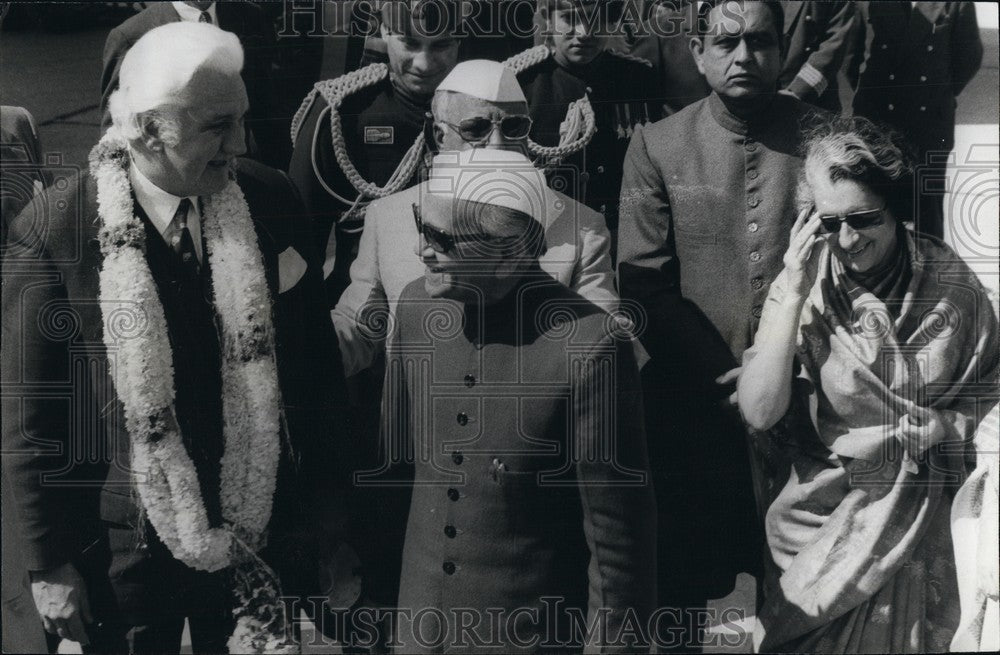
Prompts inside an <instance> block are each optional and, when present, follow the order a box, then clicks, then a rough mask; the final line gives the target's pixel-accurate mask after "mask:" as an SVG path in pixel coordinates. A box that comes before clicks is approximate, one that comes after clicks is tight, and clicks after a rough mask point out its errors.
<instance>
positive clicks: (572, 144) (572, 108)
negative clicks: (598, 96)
mask: <svg viewBox="0 0 1000 655" xmlns="http://www.w3.org/2000/svg"><path fill="white" fill-rule="evenodd" d="M550 55H551V51H550V50H549V48H548V46H545V45H538V46H535V47H534V48H529V49H527V50H525V51H524V52H520V53H518V54H516V55H514V56H513V57H510V58H509V59H507V60H505V61H504V62H503V63H504V65H505V66H507V67H508V68H510V69H512V70H513V71H514V74H515V75H517V74H519V73H523V72H524V71H526V70H528V69H529V68H531V67H532V66H537V65H538V64H540V63H542V62H543V61H545V60H546V59H548V58H549V56H550ZM596 133H597V124H596V121H595V119H594V108H593V107H591V105H590V99H589V98H588V97H587V96H586V95H584V96H583V97H582V98H580V99H579V100H574V101H573V102H571V103H570V104H569V107H567V108H566V118H565V119H564V120H563V122H562V123H561V124H560V126H559V145H557V146H543V145H540V144H538V143H535V142H534V141H533V140H532V139H531V138H530V137H529V138H528V150H529V151H530V152H531V154H532V155H534V156H535V157H538V158H543V159H544V160H545V162H546V164H545V165H546V166H553V165H556V164H558V163H559V162H560V161H562V159H564V158H565V157H568V156H570V155H574V154H576V153H578V152H580V151H581V150H583V149H584V148H586V147H587V144H588V143H590V140H591V139H592V138H593V137H594V134H596Z"/></svg>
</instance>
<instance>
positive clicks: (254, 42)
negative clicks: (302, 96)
mask: <svg viewBox="0 0 1000 655" xmlns="http://www.w3.org/2000/svg"><path fill="white" fill-rule="evenodd" d="M215 11H216V15H217V16H218V20H219V23H218V25H219V27H220V28H222V29H224V30H225V31H227V32H232V33H233V34H235V35H236V36H238V37H239V39H240V43H241V44H242V45H243V82H244V83H245V84H246V87H247V96H248V97H249V99H250V112H249V115H248V116H247V127H248V128H249V130H250V132H251V133H252V134H253V137H254V141H255V142H256V149H257V154H255V156H254V158H255V159H258V160H260V161H262V162H264V163H266V164H268V165H271V166H276V167H279V168H282V169H284V168H285V164H286V162H287V161H288V156H289V155H290V153H291V144H290V143H289V137H288V131H287V127H286V128H285V129H281V127H280V126H279V123H280V121H277V120H276V116H274V112H273V111H272V106H273V104H274V100H273V97H274V93H273V91H274V88H273V80H272V74H271V64H272V61H273V58H274V53H275V36H274V29H273V27H272V26H271V25H270V24H269V22H268V19H267V17H266V16H265V14H264V12H263V11H262V10H261V8H260V7H258V6H255V5H254V4H252V3H249V2H216V3H215ZM180 19H181V17H180V15H179V14H178V13H177V10H176V9H174V7H173V4H171V3H169V2H154V3H150V5H149V6H148V7H146V9H144V10H142V11H141V12H139V13H138V14H136V15H135V16H132V17H131V18H129V19H128V20H126V21H125V22H124V23H122V24H121V25H119V26H118V27H116V28H114V29H113V30H111V32H109V33H108V39H107V41H105V43H104V70H103V72H102V73H101V129H102V131H106V130H107V129H108V127H110V126H111V115H110V114H109V113H108V99H109V98H110V97H111V94H112V93H113V92H114V91H115V89H117V88H118V71H119V70H120V69H121V65H122V59H124V58H125V53H126V52H128V50H129V48H131V47H132V46H133V45H134V44H135V42H136V41H138V40H139V39H140V38H141V37H142V36H143V35H144V34H145V33H146V32H148V31H150V30H152V29H154V28H156V27H159V26H161V25H166V24H167V23H176V22H177V21H179V20H180Z"/></svg>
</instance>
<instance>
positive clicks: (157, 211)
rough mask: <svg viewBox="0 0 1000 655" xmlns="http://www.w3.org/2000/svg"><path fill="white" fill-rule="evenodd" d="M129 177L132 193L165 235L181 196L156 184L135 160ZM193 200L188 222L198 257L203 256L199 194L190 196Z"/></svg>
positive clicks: (154, 224) (158, 230)
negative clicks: (168, 191) (140, 168)
mask: <svg viewBox="0 0 1000 655" xmlns="http://www.w3.org/2000/svg"><path fill="white" fill-rule="evenodd" d="M128 172H129V179H130V181H131V182H132V193H134V194H135V199H136V202H138V203H139V206H140V207H142V210H143V211H144V212H146V216H147V217H148V218H149V220H150V222H151V223H152V224H153V227H155V228H156V231H157V232H159V233H160V234H161V235H163V234H164V233H165V232H166V231H167V228H168V227H169V226H170V221H172V220H174V214H175V213H176V212H177V207H178V206H179V205H180V204H181V200H183V198H181V197H180V196H175V195H174V194H172V193H167V192H166V191H164V190H163V189H161V188H160V187H158V186H156V184H154V183H153V181H152V180H150V179H149V178H148V177H146V176H145V175H144V174H143V172H142V171H140V170H139V167H138V166H136V165H135V162H131V163H130V164H129V171H128ZM188 197H189V199H190V200H191V209H190V210H188V216H187V224H188V229H189V230H191V237H192V238H193V239H194V247H195V251H196V253H197V255H198V258H199V259H200V258H201V220H200V218H201V213H200V210H201V208H200V207H199V205H198V196H188Z"/></svg>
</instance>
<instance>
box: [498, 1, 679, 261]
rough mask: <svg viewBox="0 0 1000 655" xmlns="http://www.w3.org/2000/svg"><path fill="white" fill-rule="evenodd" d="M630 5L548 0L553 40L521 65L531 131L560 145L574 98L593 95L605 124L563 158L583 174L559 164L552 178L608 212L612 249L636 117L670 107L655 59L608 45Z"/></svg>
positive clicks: (544, 8)
mask: <svg viewBox="0 0 1000 655" xmlns="http://www.w3.org/2000/svg"><path fill="white" fill-rule="evenodd" d="M622 7H623V1H622V0H542V2H541V3H540V5H539V10H540V13H541V16H542V18H543V24H544V26H543V29H544V30H545V32H544V34H545V35H546V39H547V44H546V45H542V46H538V50H536V51H531V52H529V53H525V55H524V56H523V57H521V58H522V59H525V60H527V61H526V63H531V62H533V61H534V60H535V59H541V61H540V63H537V64H535V65H531V66H529V67H527V68H524V67H523V65H516V66H515V68H516V69H518V72H519V75H518V81H520V82H521V85H522V87H523V88H524V95H525V97H527V99H528V107H529V109H530V111H531V118H532V121H533V125H532V128H531V138H532V139H533V140H534V141H535V142H537V143H538V144H540V145H542V146H557V145H559V144H560V129H561V128H560V126H561V124H562V123H563V121H564V120H565V119H566V110H567V108H568V107H569V105H570V103H572V102H574V101H576V100H579V99H580V98H583V97H584V96H587V97H588V98H589V99H590V104H591V106H592V107H593V110H594V118H595V125H596V127H597V132H596V133H595V134H594V136H593V137H592V138H591V140H590V143H589V144H587V146H586V148H585V149H583V150H582V151H580V152H579V154H574V155H571V156H570V157H568V158H565V159H564V160H563V162H562V163H563V165H564V166H565V167H568V168H570V169H574V168H575V169H576V171H577V173H578V175H573V174H572V173H570V172H569V170H566V171H565V172H564V171H557V172H556V173H555V175H554V176H553V179H552V181H551V184H552V185H553V187H554V188H557V189H559V190H560V191H563V192H564V193H566V194H568V195H570V196H571V197H573V198H574V199H575V200H579V201H581V202H583V203H584V204H586V205H587V206H588V207H590V208H591V209H594V210H597V211H599V212H601V213H602V214H603V215H604V219H605V222H606V223H607V226H608V230H609V231H610V232H611V235H612V255H613V253H614V240H615V239H614V237H615V234H616V232H617V228H618V196H619V191H620V186H621V175H622V162H623V161H624V159H625V150H626V149H627V147H628V141H629V139H630V138H631V137H632V131H633V128H634V127H635V125H638V124H643V123H648V122H651V121H656V120H659V119H660V118H662V115H663V94H662V92H661V89H662V85H661V84H660V82H659V80H658V79H657V78H656V75H655V74H654V72H653V68H652V65H651V64H650V63H649V62H648V61H645V60H643V59H640V58H638V57H633V56H632V55H628V54H625V53H623V52H618V51H614V50H606V49H605V47H606V45H607V43H608V38H609V35H610V30H612V29H614V28H615V26H616V25H617V23H618V20H619V19H620V18H621V13H622ZM546 50H547V51H546ZM532 54H534V56H532ZM574 177H577V179H573V178H574Z"/></svg>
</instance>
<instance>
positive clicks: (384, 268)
mask: <svg viewBox="0 0 1000 655" xmlns="http://www.w3.org/2000/svg"><path fill="white" fill-rule="evenodd" d="M432 107H433V124H432V125H431V129H432V133H433V139H434V142H435V145H436V147H437V148H438V150H439V151H440V153H439V156H438V158H437V159H436V160H435V161H434V162H433V163H432V164H433V165H432V169H431V173H430V177H429V179H427V180H425V181H423V182H421V183H419V184H417V185H414V186H412V187H410V188H407V189H405V190H403V191H400V192H397V193H394V194H391V195H389V196H386V197H384V198H380V199H377V200H375V201H373V202H372V203H371V204H370V205H369V206H368V209H367V212H366V217H365V229H364V232H363V233H362V236H361V241H360V245H359V252H358V256H357V259H356V260H355V261H354V263H353V264H352V266H351V269H350V277H351V281H350V284H349V285H348V287H347V289H346V291H345V292H344V293H343V294H342V295H341V297H340V299H339V301H338V302H337V304H336V307H335V308H334V309H333V310H332V311H331V317H332V320H333V325H334V328H335V330H336V333H337V338H338V341H339V345H340V349H341V353H342V355H343V360H344V368H345V373H346V374H347V375H348V376H356V375H357V374H358V373H360V372H362V371H365V372H366V374H365V375H364V376H357V377H356V378H354V379H353V382H354V383H357V382H359V381H360V380H362V379H364V385H365V387H366V388H365V391H364V393H361V394H358V395H359V396H363V398H361V399H360V400H358V399H356V400H355V401H356V402H358V403H367V405H362V407H361V409H360V410H359V414H360V415H361V416H364V417H366V421H367V422H366V421H359V423H363V424H367V423H369V422H370V423H371V427H370V428H368V432H369V433H374V432H375V431H376V430H377V429H378V428H377V427H375V426H377V425H378V421H379V419H378V416H379V403H380V397H381V388H382V387H381V385H382V381H383V374H382V362H384V360H382V359H381V354H382V353H383V351H384V346H385V340H386V337H387V327H388V326H389V325H390V323H391V316H392V314H393V313H394V312H395V311H396V307H397V303H398V301H399V297H400V294H401V293H402V291H403V289H404V287H406V286H407V285H408V284H410V283H411V282H413V281H414V280H419V279H421V277H422V276H423V273H424V264H423V262H422V261H421V259H420V257H419V256H418V254H417V253H415V252H414V250H415V244H416V243H417V229H416V226H415V224H414V221H413V205H414V203H416V204H417V205H418V208H419V207H420V206H421V205H422V203H423V201H424V199H425V198H427V197H428V195H429V193H428V185H429V184H431V181H432V180H433V179H435V177H434V176H435V175H437V179H440V178H441V176H445V177H447V175H448V174H450V173H449V171H453V170H455V169H457V168H461V167H463V166H474V167H475V168H476V169H477V170H478V171H480V172H482V171H486V172H487V173H489V172H491V171H492V172H494V173H496V172H501V171H505V170H508V169H514V171H515V172H516V174H526V173H527V172H530V173H532V174H534V175H536V176H539V177H540V171H537V170H535V169H533V168H532V167H531V163H530V162H529V163H528V164H525V161H527V160H526V159H525V158H524V157H523V156H522V157H519V158H518V160H517V161H516V162H512V161H511V160H509V159H505V158H503V155H504V154H505V153H503V149H513V150H519V151H525V150H527V147H528V146H527V143H526V141H527V140H526V135H527V130H528V129H530V121H526V117H527V113H528V108H527V104H526V102H525V99H524V95H523V94H522V93H521V90H520V87H519V86H518V84H517V80H516V79H515V77H514V73H513V71H511V70H510V69H508V68H507V67H505V66H504V65H503V64H500V63H498V62H493V61H487V60H474V61H468V62H463V63H460V64H458V65H457V66H456V67H455V68H454V70H452V71H451V73H450V74H449V75H448V76H447V77H446V78H445V79H444V80H443V81H442V82H441V83H440V84H439V85H438V89H437V92H436V93H435V96H434V99H433V102H432ZM526 123H527V124H526ZM472 150H474V151H475V152H476V153H477V155H478V156H477V158H476V161H475V163H474V164H472V163H471V162H465V163H464V164H463V163H460V162H459V160H458V158H457V154H458V153H459V152H461V151H472ZM449 153H450V157H449V156H448V155H449ZM508 154H509V153H508ZM491 160H492V161H491ZM526 168H527V170H525V169H526ZM537 189H538V193H537V194H536V196H537V204H538V211H537V212H534V213H533V214H532V215H533V216H534V217H535V220H536V221H537V223H538V224H539V225H541V227H542V231H543V233H544V242H545V252H544V254H541V255H540V257H539V264H538V265H539V267H540V268H541V270H544V271H545V272H546V273H548V274H549V275H550V276H552V277H553V278H555V279H556V280H558V281H559V282H560V283H562V284H564V285H565V286H567V287H569V288H571V289H573V290H574V291H576V292H577V293H579V294H580V295H581V296H583V297H584V298H586V299H587V300H589V301H590V302H592V303H594V304H596V305H597V306H599V307H601V308H604V309H607V310H609V311H614V310H616V309H617V307H618V296H617V294H616V292H615V289H614V281H613V272H612V268H611V258H610V252H609V247H610V238H609V235H608V231H607V228H606V227H605V224H604V219H603V218H602V217H601V215H600V214H598V213H597V212H595V211H593V210H590V209H588V208H586V207H584V206H583V205H581V204H578V203H576V202H575V201H573V200H572V199H570V198H569V197H567V196H566V195H564V194H562V193H559V192H557V191H553V190H552V189H549V188H547V187H546V186H545V185H544V184H542V185H539V186H537ZM432 202H433V201H432ZM373 365H374V366H373ZM355 386H357V384H356V385H355ZM360 430H361V431H362V432H364V431H365V428H364V427H363V425H362V427H361V428H360ZM380 444H381V445H380ZM387 448H388V446H387V445H386V444H385V443H384V442H380V440H379V439H377V438H375V437H374V436H371V435H370V434H369V435H364V434H362V435H361V436H360V437H359V444H358V448H357V449H356V450H355V451H354V453H355V454H356V455H357V460H356V462H357V463H356V464H355V466H356V468H357V469H358V470H362V469H366V468H372V469H380V470H383V478H385V477H386V476H388V477H390V478H394V479H396V478H399V479H400V480H401V481H402V482H403V484H402V485H401V486H396V487H391V486H385V485H381V486H380V485H378V484H374V483H371V482H366V481H365V480H364V479H360V480H358V481H357V482H356V484H355V489H354V491H355V493H356V495H357V497H356V498H355V499H354V502H352V503H350V507H351V511H352V513H353V516H354V519H355V522H356V524H357V527H356V529H355V531H354V532H353V537H354V538H356V539H357V540H358V541H357V544H356V545H357V546H359V548H358V549H359V554H361V555H362V559H363V560H365V561H364V562H363V565H364V567H363V568H364V572H365V590H366V593H367V594H368V596H369V598H370V599H371V600H374V601H377V602H378V603H380V604H392V603H393V602H395V600H396V592H397V588H398V583H399V568H398V567H399V554H400V550H401V548H402V540H403V528H404V527H405V521H406V518H405V517H406V512H407V507H408V504H409V497H408V495H409V491H408V487H407V486H406V480H407V479H408V478H409V477H410V476H411V475H412V471H411V470H410V469H409V468H408V467H407V466H406V465H402V467H396V466H394V462H395V463H397V464H398V463H399V462H398V460H399V458H398V457H396V456H394V455H392V454H390V453H388V451H387V450H386V449H387ZM366 449H367V450H366ZM383 481H384V480H383Z"/></svg>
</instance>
